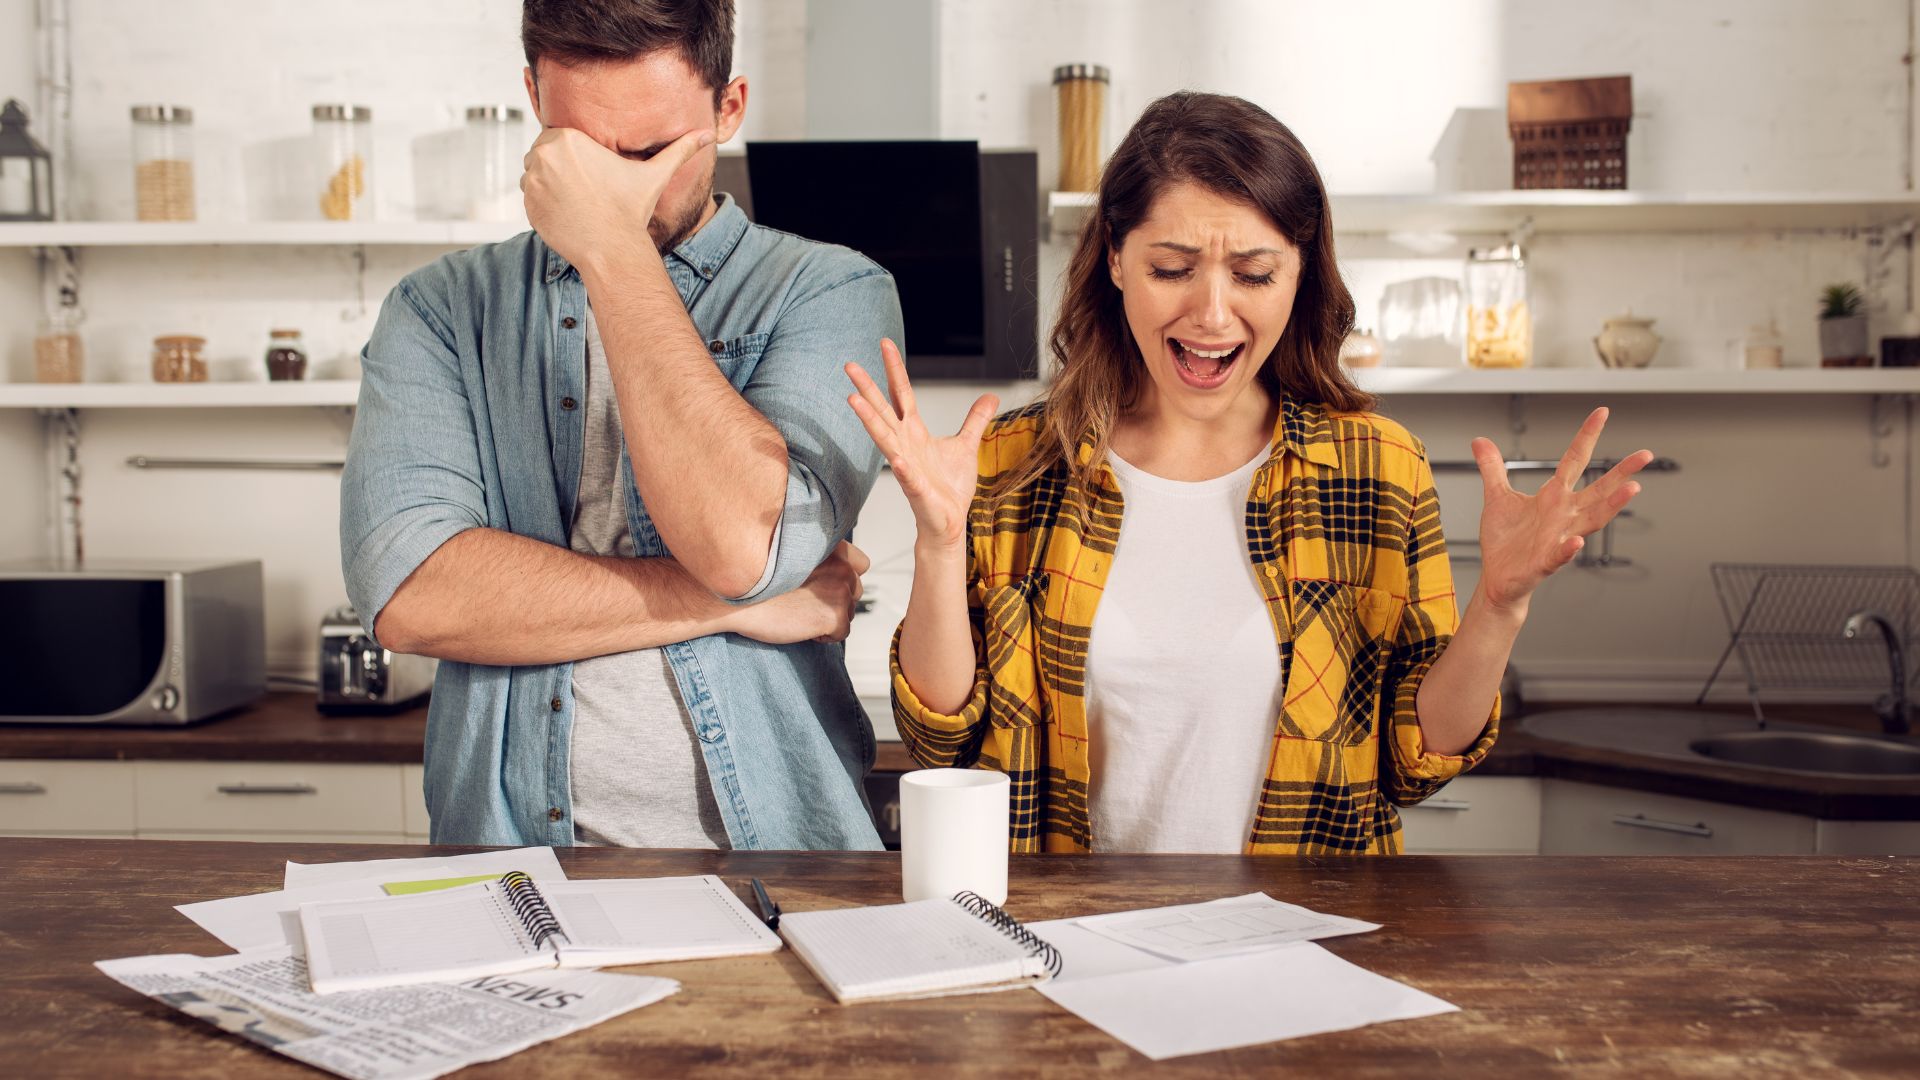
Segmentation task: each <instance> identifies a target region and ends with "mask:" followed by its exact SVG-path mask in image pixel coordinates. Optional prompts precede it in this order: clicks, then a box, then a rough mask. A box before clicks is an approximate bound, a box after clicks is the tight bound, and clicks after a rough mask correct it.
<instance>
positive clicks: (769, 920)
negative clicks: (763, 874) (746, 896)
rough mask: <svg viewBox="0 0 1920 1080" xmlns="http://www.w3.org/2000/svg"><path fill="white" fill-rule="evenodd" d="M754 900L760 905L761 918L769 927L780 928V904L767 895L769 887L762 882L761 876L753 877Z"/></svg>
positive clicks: (770, 928)
mask: <svg viewBox="0 0 1920 1080" xmlns="http://www.w3.org/2000/svg"><path fill="white" fill-rule="evenodd" d="M753 902H754V903H756V904H759V905H760V918H761V921H763V922H765V923H766V924H767V929H769V930H778V929H780V905H779V904H776V903H774V902H773V897H771V896H768V895H767V887H766V886H765V885H762V884H760V879H759V878H754V879H753Z"/></svg>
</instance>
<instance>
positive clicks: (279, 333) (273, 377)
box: [267, 330, 307, 382]
mask: <svg viewBox="0 0 1920 1080" xmlns="http://www.w3.org/2000/svg"><path fill="white" fill-rule="evenodd" d="M306 377H307V346H306V342H305V341H303V340H302V339H301V337H300V331H298V330H270V331H268V332H267V379H268V380H269V381H271V382H298V381H299V380H301V379H304V378H306Z"/></svg>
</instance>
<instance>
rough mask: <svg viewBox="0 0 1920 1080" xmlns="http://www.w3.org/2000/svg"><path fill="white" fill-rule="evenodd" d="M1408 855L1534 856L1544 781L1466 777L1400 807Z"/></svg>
mask: <svg viewBox="0 0 1920 1080" xmlns="http://www.w3.org/2000/svg"><path fill="white" fill-rule="evenodd" d="M1400 827H1401V839H1402V843H1403V844H1404V847H1405V850H1406V852H1407V854H1409V855H1533V854H1537V853H1538V852H1539V851H1540V780H1539V779H1538V778H1536V777H1531V776H1462V777H1459V778H1458V779H1455V780H1453V781H1450V782H1449V783H1448V784H1447V786H1446V787H1443V788H1441V789H1440V791H1439V792H1438V793H1437V794H1435V795H1433V796H1432V797H1431V798H1429V799H1427V800H1426V801H1425V802H1423V803H1420V804H1419V805H1417V806H1403V807H1400Z"/></svg>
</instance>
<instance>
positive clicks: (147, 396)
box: [0, 368, 1920, 409]
mask: <svg viewBox="0 0 1920 1080" xmlns="http://www.w3.org/2000/svg"><path fill="white" fill-rule="evenodd" d="M1354 377H1355V379H1356V381H1358V382H1359V384H1360V388H1361V389H1363V390H1366V391H1368V392H1370V393H1375V394H1380V395H1382V396H1386V397H1393V396H1415V395H1427V394H1920V368H1863V369H1854V368H1836V369H1821V368H1798V369H1788V370H1784V371H1701V370H1694V369H1689V368H1651V369H1646V370H1639V371H1610V370H1607V369H1605V368H1524V369H1520V370H1476V369H1472V368H1363V369H1361V370H1359V371H1356V372H1354ZM359 396H360V384H359V382H357V381H356V380H352V379H332V380H316V381H312V382H284V383H274V382H211V383H137V382H130V383H80V384H43V383H0V409H220V408H273V407H290V406H348V407H350V406H352V405H354V404H355V403H356V402H357V401H358V400H359Z"/></svg>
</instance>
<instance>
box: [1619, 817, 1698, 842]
mask: <svg viewBox="0 0 1920 1080" xmlns="http://www.w3.org/2000/svg"><path fill="white" fill-rule="evenodd" d="M1613 823H1614V824H1615V825H1622V826H1625V827H1626V828H1629V829H1652V830H1653V831H1654V832H1670V833H1679V834H1680V835H1681V836H1697V837H1699V838H1701V839H1703V840H1704V839H1706V838H1707V837H1710V836H1712V835H1713V830H1712V829H1711V828H1708V827H1707V823H1706V822H1704V821H1703V822H1701V823H1700V824H1698V825H1682V824H1680V823H1679V822H1677V821H1661V820H1660V819H1659V818H1650V817H1648V816H1647V815H1645V814H1634V815H1633V816H1632V817H1628V816H1627V815H1626V814H1615V815H1613Z"/></svg>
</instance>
